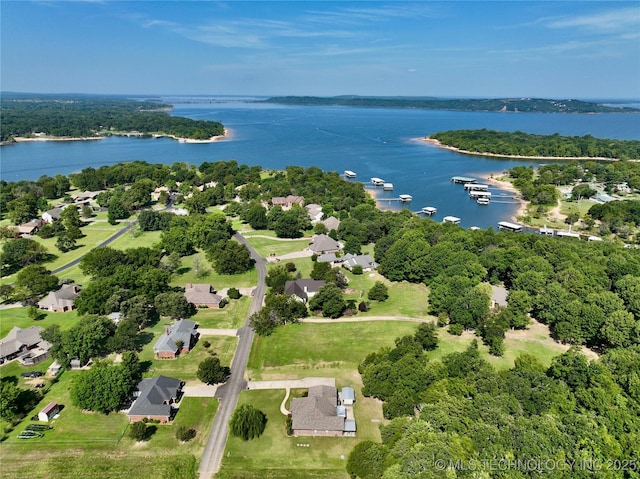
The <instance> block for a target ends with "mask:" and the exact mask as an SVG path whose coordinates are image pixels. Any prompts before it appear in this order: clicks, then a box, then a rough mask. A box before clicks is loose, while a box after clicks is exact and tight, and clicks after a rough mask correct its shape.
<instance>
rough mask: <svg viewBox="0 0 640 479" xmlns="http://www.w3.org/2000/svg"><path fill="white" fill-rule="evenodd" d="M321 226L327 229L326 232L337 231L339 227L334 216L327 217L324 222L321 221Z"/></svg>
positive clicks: (338, 222) (338, 221) (337, 220)
mask: <svg viewBox="0 0 640 479" xmlns="http://www.w3.org/2000/svg"><path fill="white" fill-rule="evenodd" d="M322 224H323V225H324V226H325V227H326V228H327V231H331V230H336V231H338V228H339V227H340V220H339V219H338V218H336V217H335V216H329V217H328V218H327V219H326V220H324V221H322Z"/></svg>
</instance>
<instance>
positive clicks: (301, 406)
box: [291, 386, 356, 437]
mask: <svg viewBox="0 0 640 479" xmlns="http://www.w3.org/2000/svg"><path fill="white" fill-rule="evenodd" d="M349 409H350V408H347V407H345V406H343V405H338V390H337V389H336V388H335V387H333V386H311V387H310V388H309V394H308V396H307V397H302V398H293V399H292V400H291V429H292V430H293V434H294V435H295V436H333V437H341V436H345V435H347V436H349V435H354V434H355V431H356V428H355V425H356V424H355V421H354V420H353V417H352V416H353V412H352V411H351V413H350V412H349ZM348 416H351V417H348Z"/></svg>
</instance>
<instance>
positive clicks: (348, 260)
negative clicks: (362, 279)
mask: <svg viewBox="0 0 640 479" xmlns="http://www.w3.org/2000/svg"><path fill="white" fill-rule="evenodd" d="M342 260H343V261H342V265H343V266H344V267H345V268H347V269H348V270H349V271H351V270H353V267H354V266H360V267H361V268H362V271H372V270H374V269H376V268H377V267H378V263H376V262H375V261H374V260H373V258H372V257H371V256H370V255H368V254H359V255H353V254H351V253H347V254H345V255H344V257H343V258H342Z"/></svg>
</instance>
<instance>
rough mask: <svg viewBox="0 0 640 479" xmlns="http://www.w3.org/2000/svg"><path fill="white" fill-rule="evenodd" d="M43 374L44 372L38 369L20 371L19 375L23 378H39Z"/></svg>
mask: <svg viewBox="0 0 640 479" xmlns="http://www.w3.org/2000/svg"><path fill="white" fill-rule="evenodd" d="M43 375H44V373H41V372H40V371H27V372H24V373H20V376H22V377H23V378H39V377H40V376H43Z"/></svg>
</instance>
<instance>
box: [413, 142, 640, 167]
mask: <svg viewBox="0 0 640 479" xmlns="http://www.w3.org/2000/svg"><path fill="white" fill-rule="evenodd" d="M416 140H418V141H422V142H424V143H428V144H430V145H433V146H437V147H438V148H442V149H444V150H449V151H454V152H456V153H461V154H463V155H471V156H490V157H492V158H510V159H514V160H562V161H572V160H582V161H587V160H591V161H620V160H619V159H618V158H603V157H599V156H597V157H594V156H524V155H500V154H497V153H481V152H479V151H469V150H461V149H460V148H456V147H455V146H448V145H443V144H442V143H440V141H439V140H436V139H435V138H429V137H428V136H425V137H424V138H416ZM632 161H633V160H632Z"/></svg>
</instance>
